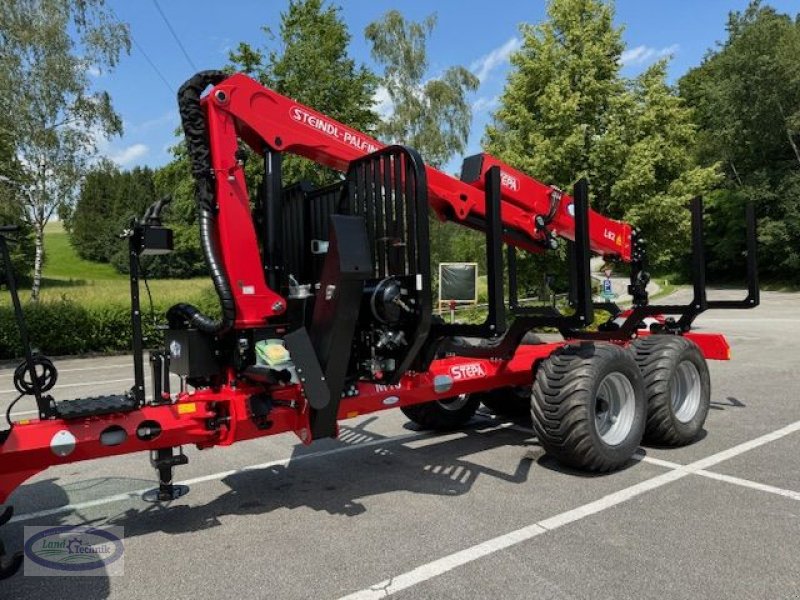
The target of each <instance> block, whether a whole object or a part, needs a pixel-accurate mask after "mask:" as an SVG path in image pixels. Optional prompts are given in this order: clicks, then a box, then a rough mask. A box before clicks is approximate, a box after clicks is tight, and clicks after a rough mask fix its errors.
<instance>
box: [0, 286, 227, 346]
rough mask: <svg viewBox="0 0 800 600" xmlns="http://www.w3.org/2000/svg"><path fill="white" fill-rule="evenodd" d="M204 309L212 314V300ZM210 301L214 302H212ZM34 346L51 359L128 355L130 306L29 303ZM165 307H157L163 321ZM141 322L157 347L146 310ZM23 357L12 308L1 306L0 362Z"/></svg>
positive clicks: (159, 337) (157, 333) (27, 311)
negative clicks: (104, 353)
mask: <svg viewBox="0 0 800 600" xmlns="http://www.w3.org/2000/svg"><path fill="white" fill-rule="evenodd" d="M203 300H204V301H203V302H201V303H200V308H201V310H206V311H209V310H211V311H212V314H213V308H214V304H213V299H212V298H208V299H207V298H203ZM208 300H211V301H210V302H209V301H208ZM24 308H25V317H26V320H27V322H28V329H29V332H30V338H31V345H32V346H33V347H34V349H36V350H38V351H39V352H41V353H43V354H46V355H49V356H65V355H78V354H85V353H95V352H96V353H103V352H107V353H108V352H127V351H130V350H131V317H130V307H128V306H125V305H117V304H111V305H107V306H88V307H87V306H82V305H80V304H77V303H75V302H72V301H70V300H66V299H62V300H58V301H48V302H39V303H29V304H28V305H26V306H25V307H24ZM165 308H166V307H157V312H156V315H157V317H158V318H159V320H163V318H162V317H163V314H164V310H165ZM142 323H143V329H144V336H145V346H146V347H151V348H154V347H157V346H158V345H159V344H160V343H161V342H162V340H163V336H162V332H161V331H160V330H159V329H157V328H156V327H155V326H154V323H153V319H151V318H150V315H149V313H148V311H147V309H145V310H144V311H143V315H142ZM22 354H23V349H22V342H21V341H20V337H19V330H18V329H17V323H16V321H15V319H14V311H13V309H12V308H11V306H8V305H6V306H0V359H13V358H19V357H21V356H22Z"/></svg>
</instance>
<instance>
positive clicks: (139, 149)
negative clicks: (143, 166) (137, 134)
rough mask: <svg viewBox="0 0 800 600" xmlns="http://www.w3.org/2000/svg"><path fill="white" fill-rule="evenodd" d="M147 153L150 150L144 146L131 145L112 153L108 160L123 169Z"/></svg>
mask: <svg viewBox="0 0 800 600" xmlns="http://www.w3.org/2000/svg"><path fill="white" fill-rule="evenodd" d="M149 151H150V148H148V147H147V145H145V144H133V145H131V146H127V147H126V148H122V149H121V150H117V151H116V152H113V153H112V154H111V155H110V156H109V158H110V159H111V160H113V161H114V162H115V163H117V164H118V165H119V166H120V167H124V166H126V165H129V164H131V163H132V162H134V161H137V160H139V159H140V158H142V157H144V156H145V155H147V153H148V152H149Z"/></svg>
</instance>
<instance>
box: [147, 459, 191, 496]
mask: <svg viewBox="0 0 800 600" xmlns="http://www.w3.org/2000/svg"><path fill="white" fill-rule="evenodd" d="M174 450H175V449H174V448H160V449H159V450H156V451H155V452H151V454H150V464H151V465H153V467H154V468H155V470H156V471H157V472H158V487H157V488H154V489H152V490H148V491H146V492H145V493H144V494H142V500H144V501H145V502H153V503H157V502H171V501H172V500H177V499H178V498H180V497H181V496H185V495H186V494H188V493H189V486H187V485H176V484H174V483H172V469H173V468H174V467H177V466H178V465H185V464H187V463H188V462H189V458H188V457H187V456H186V455H185V454H184V453H183V450H182V449H181V448H179V449H178V454H175V452H174Z"/></svg>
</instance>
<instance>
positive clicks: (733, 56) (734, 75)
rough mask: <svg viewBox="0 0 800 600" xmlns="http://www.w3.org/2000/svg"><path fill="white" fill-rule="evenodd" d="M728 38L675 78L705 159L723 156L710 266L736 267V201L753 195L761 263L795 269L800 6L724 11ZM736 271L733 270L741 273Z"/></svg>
mask: <svg viewBox="0 0 800 600" xmlns="http://www.w3.org/2000/svg"><path fill="white" fill-rule="evenodd" d="M727 31H728V36H727V39H726V40H724V41H723V42H721V43H720V44H719V45H718V46H717V48H716V49H714V50H713V51H710V52H709V53H708V55H707V56H706V58H705V60H704V61H703V63H702V64H701V65H700V66H699V67H697V68H695V69H692V70H691V71H689V73H687V74H686V75H685V76H684V77H683V78H682V79H681V80H680V83H679V86H680V91H681V95H682V96H683V97H684V98H685V99H686V101H687V102H688V103H689V104H690V105H691V106H692V107H693V108H694V110H695V113H696V115H697V120H698V124H699V126H700V131H701V132H702V134H701V138H700V144H699V145H698V148H697V155H698V157H699V159H700V160H701V161H702V162H703V163H705V164H711V163H714V162H717V161H719V162H720V163H721V164H722V166H723V168H724V171H725V175H726V186H725V189H724V190H722V191H720V192H719V193H717V194H715V195H714V196H713V197H712V198H711V203H710V213H711V215H710V216H711V219H712V227H711V229H710V231H709V236H708V240H709V244H710V245H711V246H712V247H713V248H715V250H716V251H717V252H716V255H717V258H716V260H715V261H713V262H712V265H711V266H712V268H714V269H715V270H717V271H719V272H721V273H722V274H725V275H730V276H734V275H737V274H738V275H740V273H741V257H740V252H741V245H740V244H736V243H734V241H733V240H736V239H737V238H739V234H740V232H741V230H742V218H743V217H742V215H743V210H742V205H743V204H744V202H746V201H754V202H755V203H756V207H757V211H758V216H759V218H760V226H759V232H760V233H759V241H760V243H761V246H762V247H761V253H762V256H769V257H770V260H769V261H764V262H763V264H762V272H763V273H764V274H765V275H768V276H772V277H774V278H783V279H796V278H797V276H798V275H800V211H799V210H798V208H797V201H796V198H797V196H796V194H797V192H798V189H800V150H799V148H800V14H798V15H795V16H794V17H792V16H790V15H786V14H780V13H778V12H777V11H775V9H773V8H771V7H768V6H763V5H762V3H761V2H760V1H753V2H751V3H750V4H749V6H748V7H747V8H746V10H744V11H743V12H732V13H731V14H730V15H729V18H728V26H727ZM737 271H738V273H737Z"/></svg>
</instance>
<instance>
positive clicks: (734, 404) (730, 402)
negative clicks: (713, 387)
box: [711, 396, 747, 410]
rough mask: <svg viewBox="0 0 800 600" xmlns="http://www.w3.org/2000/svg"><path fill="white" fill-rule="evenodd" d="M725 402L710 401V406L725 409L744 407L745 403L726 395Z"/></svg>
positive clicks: (715, 408)
mask: <svg viewBox="0 0 800 600" xmlns="http://www.w3.org/2000/svg"><path fill="white" fill-rule="evenodd" d="M726 400H727V402H714V401H712V402H711V408H713V409H714V410H725V409H726V408H745V407H746V406H747V405H746V404H745V403H744V402H742V401H741V400H739V399H737V398H734V397H733V396H728V397H727V398H726Z"/></svg>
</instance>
